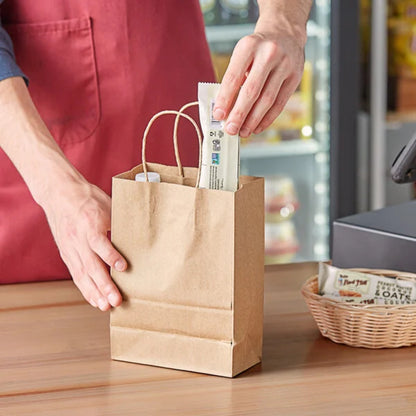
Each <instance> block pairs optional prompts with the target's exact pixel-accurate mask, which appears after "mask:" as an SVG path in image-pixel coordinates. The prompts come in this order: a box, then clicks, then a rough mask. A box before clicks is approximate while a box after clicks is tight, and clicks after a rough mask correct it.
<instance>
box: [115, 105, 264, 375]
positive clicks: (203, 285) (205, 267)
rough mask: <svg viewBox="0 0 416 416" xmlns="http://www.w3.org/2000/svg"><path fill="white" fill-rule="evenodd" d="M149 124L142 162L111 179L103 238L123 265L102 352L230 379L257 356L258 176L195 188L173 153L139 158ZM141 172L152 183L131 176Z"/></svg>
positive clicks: (191, 174)
mask: <svg viewBox="0 0 416 416" xmlns="http://www.w3.org/2000/svg"><path fill="white" fill-rule="evenodd" d="M164 113H168V114H178V113H177V112H173V111H171V112H164ZM180 115H181V116H185V118H188V119H190V117H189V116H187V115H184V114H182V113H180ZM157 116H158V115H157ZM157 116H155V117H157ZM155 117H154V118H155ZM178 117H179V116H178ZM152 120H153V119H152ZM191 120H192V119H191ZM151 123H152V121H151V122H150V123H149V126H148V129H149V128H150V125H151ZM193 124H194V123H193ZM194 126H196V125H195V124H194ZM148 129H147V130H146V132H145V136H144V139H143V164H142V165H139V166H137V167H135V168H133V169H132V170H130V171H128V172H125V173H122V174H120V175H118V176H115V177H114V178H113V192H112V204H113V205H112V228H111V230H112V242H113V244H114V246H115V247H116V248H117V249H118V250H119V251H120V252H121V253H122V254H123V255H124V256H125V258H126V259H127V261H128V264H129V267H128V270H127V271H125V272H122V273H121V272H117V271H116V270H114V269H113V270H112V277H113V279H114V281H115V282H116V284H117V286H118V287H119V289H120V291H121V293H122V295H123V303H122V305H121V306H120V307H118V308H116V309H113V310H112V312H111V324H110V325H111V357H112V358H113V359H115V360H122V361H130V362H135V363H142V364H150V365H155V366H161V367H169V368H175V369H181V370H189V371H195V372H201V373H207V374H214V375H220V376H226V377H233V376H235V375H237V374H239V373H241V372H242V371H244V370H246V369H247V368H249V367H251V366H253V365H255V364H256V363H258V362H260V361H261V355H262V338H263V291H264V289H263V278H264V265H263V264H264V180H263V178H256V177H250V176H241V177H240V186H239V189H238V190H237V191H236V192H227V191H220V190H210V189H199V188H197V187H196V184H197V180H198V177H199V170H198V169H197V168H186V167H185V168H182V167H181V165H180V161H179V158H178V155H177V154H176V156H177V160H178V165H179V168H178V167H177V166H174V167H172V166H164V165H160V164H156V163H146V161H145V154H144V149H145V140H146V135H147V133H148ZM198 135H200V133H198ZM175 150H177V145H176V142H175ZM147 171H151V172H158V173H159V174H160V176H161V183H149V182H135V180H134V179H135V175H136V173H139V172H147Z"/></svg>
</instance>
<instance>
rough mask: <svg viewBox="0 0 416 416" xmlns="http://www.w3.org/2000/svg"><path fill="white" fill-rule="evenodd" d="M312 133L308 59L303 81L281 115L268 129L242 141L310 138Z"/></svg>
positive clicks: (277, 140)
mask: <svg viewBox="0 0 416 416" xmlns="http://www.w3.org/2000/svg"><path fill="white" fill-rule="evenodd" d="M312 133H313V130H312V64H311V62H309V61H307V62H305V69H304V73H303V77H302V81H301V83H300V84H299V87H298V88H297V90H296V91H295V92H294V93H293V95H292V96H291V97H290V98H289V101H288V102H287V104H286V107H285V108H284V110H283V111H282V113H281V114H280V115H279V117H277V118H276V120H275V121H274V122H273V123H272V125H271V126H270V127H269V128H268V129H267V130H266V131H264V132H262V133H260V134H257V135H251V136H250V137H249V138H247V139H244V140H242V142H241V143H242V144H250V143H279V142H280V141H285V140H296V139H309V138H311V136H312Z"/></svg>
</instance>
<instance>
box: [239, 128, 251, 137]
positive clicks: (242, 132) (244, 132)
mask: <svg viewBox="0 0 416 416" xmlns="http://www.w3.org/2000/svg"><path fill="white" fill-rule="evenodd" d="M240 136H241V137H248V136H250V130H249V129H248V128H246V127H243V128H242V129H241V130H240Z"/></svg>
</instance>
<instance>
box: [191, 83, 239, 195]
mask: <svg viewBox="0 0 416 416" xmlns="http://www.w3.org/2000/svg"><path fill="white" fill-rule="evenodd" d="M219 90H220V84H209V83H202V82H200V83H199V84H198V102H199V118H200V121H201V127H202V134H203V136H204V141H203V144H202V166H201V178H200V181H199V187H200V188H206V189H220V190H224V191H232V192H235V191H237V189H238V178H239V176H240V138H239V136H238V135H235V136H230V135H229V134H227V133H226V132H225V130H224V126H223V122H222V121H218V120H215V119H214V117H213V115H212V112H213V109H214V106H215V98H216V97H217V94H218V92H219Z"/></svg>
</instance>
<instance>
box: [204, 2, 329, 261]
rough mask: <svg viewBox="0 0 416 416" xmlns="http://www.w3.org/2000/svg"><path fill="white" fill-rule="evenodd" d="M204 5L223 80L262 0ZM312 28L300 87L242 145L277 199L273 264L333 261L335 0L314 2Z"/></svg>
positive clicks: (271, 216)
mask: <svg viewBox="0 0 416 416" xmlns="http://www.w3.org/2000/svg"><path fill="white" fill-rule="evenodd" d="M201 8H202V11H203V12H204V18H205V22H206V34H207V40H208V42H209V45H210V49H211V53H212V58H213V63H214V66H215V69H216V73H217V78H218V81H221V78H222V76H223V74H224V72H225V70H226V68H227V65H228V62H229V58H230V55H231V53H232V50H233V48H234V46H235V44H236V42H237V41H238V40H239V39H240V38H242V37H243V36H245V35H248V34H251V33H253V31H254V26H255V20H256V18H257V14H258V8H257V2H255V1H248V0H233V1H232V0H218V1H214V0H201ZM307 32H308V41H307V45H306V50H305V72H304V76H303V79H302V82H301V84H300V86H299V88H298V90H297V91H296V92H295V94H294V95H293V96H292V97H291V99H290V100H289V102H288V104H287V106H286V108H285V110H284V111H283V113H282V114H281V115H280V116H279V117H278V118H277V119H276V121H275V122H274V123H273V124H272V126H271V127H270V128H269V129H267V130H266V131H265V132H264V133H262V134H260V135H257V136H256V135H253V136H251V137H250V139H248V140H242V144H241V174H243V175H255V176H256V175H257V176H264V177H265V180H266V191H268V192H266V198H268V199H269V200H273V201H274V203H273V204H270V203H269V204H268V203H267V200H266V262H268V263H270V262H271V263H275V262H285V261H302V260H326V259H328V258H329V237H330V179H329V174H330V116H331V113H330V110H331V109H330V101H331V100H330V68H331V61H330V47H331V42H330V39H331V1H330V0H317V1H316V2H314V6H313V10H312V11H311V15H310V19H309V22H308V25H307ZM270 189H272V191H270ZM273 189H274V192H275V194H273ZM279 201H280V202H279ZM267 210H269V211H268V212H267Z"/></svg>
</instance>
